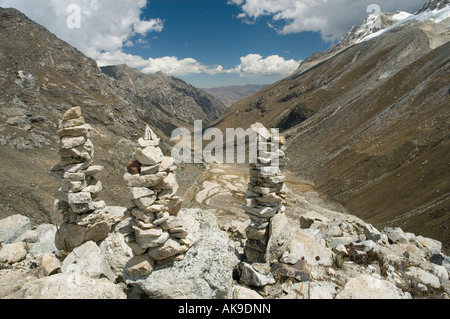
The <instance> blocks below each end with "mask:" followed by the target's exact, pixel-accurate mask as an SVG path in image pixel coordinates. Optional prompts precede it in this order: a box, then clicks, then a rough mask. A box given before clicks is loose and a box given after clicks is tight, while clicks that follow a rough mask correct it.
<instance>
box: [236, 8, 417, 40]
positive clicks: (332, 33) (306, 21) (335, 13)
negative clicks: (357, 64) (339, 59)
mask: <svg viewBox="0 0 450 319" xmlns="http://www.w3.org/2000/svg"><path fill="white" fill-rule="evenodd" d="M374 3H375V4H377V5H378V6H379V7H380V8H381V10H382V11H383V12H395V11H397V10H401V11H407V12H412V13H413V12H415V11H417V10H418V9H420V7H421V5H423V3H424V0H396V1H391V0H377V1H374V0H333V1H329V0H277V1H273V0H229V1H228V4H231V5H236V6H238V7H240V8H241V10H242V13H240V14H239V15H238V18H240V19H242V20H243V21H245V22H250V23H252V22H255V21H256V20H258V19H260V18H262V17H269V18H271V22H269V23H268V25H269V26H270V27H271V28H274V29H275V30H277V32H278V33H280V34H291V33H299V32H303V31H313V32H320V33H321V35H322V38H323V39H324V40H327V41H333V40H337V39H339V38H340V37H341V36H342V35H343V34H344V33H346V32H348V31H349V30H350V29H351V27H352V26H353V25H359V24H361V23H362V21H363V20H364V19H365V18H366V17H367V16H368V14H369V13H368V12H367V8H368V6H369V5H370V4H374Z"/></svg>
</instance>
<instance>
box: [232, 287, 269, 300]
mask: <svg viewBox="0 0 450 319" xmlns="http://www.w3.org/2000/svg"><path fill="white" fill-rule="evenodd" d="M233 299H243V300H257V299H264V298H263V297H262V296H261V295H260V294H258V293H257V292H256V291H254V290H252V289H250V288H247V287H244V286H239V285H237V286H235V287H234V288H233Z"/></svg>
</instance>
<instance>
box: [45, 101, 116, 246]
mask: <svg viewBox="0 0 450 319" xmlns="http://www.w3.org/2000/svg"><path fill="white" fill-rule="evenodd" d="M90 131H91V126H90V125H89V124H86V123H85V121H84V119H83V117H82V115H81V108H80V107H74V108H71V109H70V110H68V111H67V112H66V113H65V114H64V115H63V119H62V121H60V123H59V130H58V136H59V137H60V149H59V155H60V157H61V161H60V163H59V164H57V165H56V166H55V167H53V171H55V172H58V173H59V174H60V177H61V178H62V182H61V187H60V188H59V192H58V194H57V199H56V201H55V209H56V210H57V211H60V212H62V217H63V221H64V223H63V224H62V225H61V226H60V227H59V229H58V231H57V234H56V237H55V244H56V247H57V248H58V249H59V250H62V251H66V252H69V251H72V250H73V249H74V248H76V247H78V246H80V245H82V244H83V243H85V242H87V241H91V240H92V241H94V242H99V241H101V240H103V239H105V238H106V237H107V236H108V234H109V232H110V230H111V221H110V220H109V219H108V216H107V212H106V204H105V202H104V201H96V199H97V197H98V195H99V193H100V191H101V190H102V188H103V187H102V183H101V182H100V181H98V180H97V179H96V178H95V175H96V174H98V173H99V172H101V171H102V170H103V167H102V166H98V165H93V160H94V145H93V144H92V142H91V140H90Z"/></svg>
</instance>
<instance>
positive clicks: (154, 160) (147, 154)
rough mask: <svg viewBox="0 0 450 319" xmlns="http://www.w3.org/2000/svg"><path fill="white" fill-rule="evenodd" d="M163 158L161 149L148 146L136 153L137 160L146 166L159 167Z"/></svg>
mask: <svg viewBox="0 0 450 319" xmlns="http://www.w3.org/2000/svg"><path fill="white" fill-rule="evenodd" d="M163 157H164V154H163V152H162V151H161V149H160V148H159V147H154V146H148V147H146V148H144V149H138V150H137V151H136V159H137V160H138V161H139V163H141V164H142V165H145V166H153V165H158V164H159V163H161V161H162V158H163Z"/></svg>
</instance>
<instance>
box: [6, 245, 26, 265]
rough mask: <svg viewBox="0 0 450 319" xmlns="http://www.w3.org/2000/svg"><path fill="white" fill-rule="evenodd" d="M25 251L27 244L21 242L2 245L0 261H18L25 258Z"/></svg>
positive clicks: (8, 262) (12, 262)
mask: <svg viewBox="0 0 450 319" xmlns="http://www.w3.org/2000/svg"><path fill="white" fill-rule="evenodd" d="M27 253H28V251H27V246H26V244H25V243H23V242H19V243H14V244H6V245H3V247H2V249H1V250H0V263H5V264H15V263H18V262H20V261H22V260H24V259H25V258H26V256H27Z"/></svg>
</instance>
